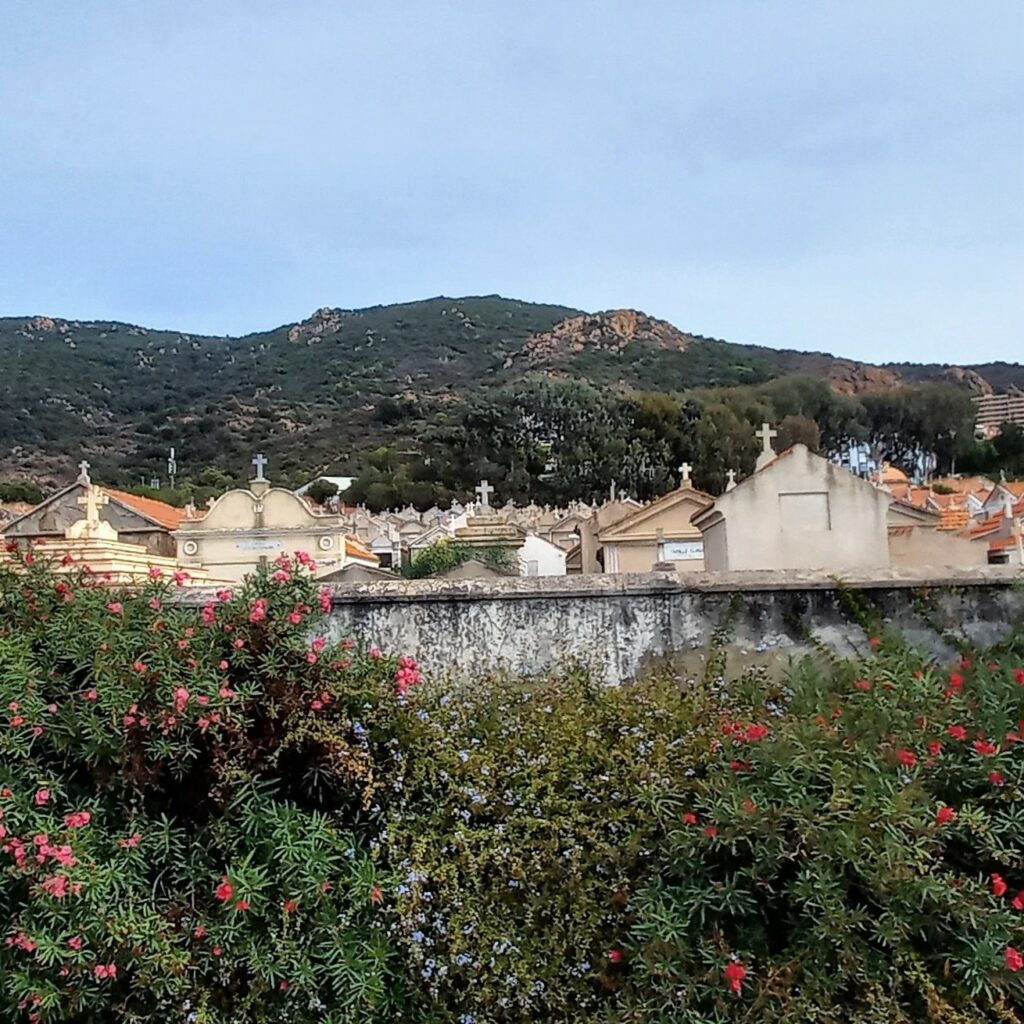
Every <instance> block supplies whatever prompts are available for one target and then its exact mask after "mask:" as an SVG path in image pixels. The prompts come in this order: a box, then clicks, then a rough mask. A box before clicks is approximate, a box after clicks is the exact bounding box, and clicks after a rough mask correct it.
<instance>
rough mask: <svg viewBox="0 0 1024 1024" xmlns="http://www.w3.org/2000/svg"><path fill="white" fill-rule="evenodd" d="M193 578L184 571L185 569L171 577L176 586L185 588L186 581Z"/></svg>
mask: <svg viewBox="0 0 1024 1024" xmlns="http://www.w3.org/2000/svg"><path fill="white" fill-rule="evenodd" d="M191 578H192V577H191V576H189V574H188V573H187V572H185V571H184V570H183V569H179V570H178V571H177V572H176V573H175V574H174V575H173V576H172V577H171V579H172V580H173V581H174V585H175V586H176V587H183V586H184V585H185V581H186V580H188V579H191Z"/></svg>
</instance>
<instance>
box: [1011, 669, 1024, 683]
mask: <svg viewBox="0 0 1024 1024" xmlns="http://www.w3.org/2000/svg"><path fill="white" fill-rule="evenodd" d="M1013 678H1014V679H1015V680H1016V681H1017V685H1018V686H1024V668H1015V669H1014V670H1013Z"/></svg>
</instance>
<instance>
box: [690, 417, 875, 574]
mask: <svg viewBox="0 0 1024 1024" xmlns="http://www.w3.org/2000/svg"><path fill="white" fill-rule="evenodd" d="M776 436H777V432H776V431H775V430H773V429H772V428H771V426H770V425H769V424H767V423H765V424H763V425H762V427H761V430H760V431H759V432H758V437H759V438H760V440H761V442H762V451H761V454H760V455H759V456H758V459H757V464H756V468H755V471H754V472H753V473H752V474H751V475H750V476H748V477H747V478H746V479H745V480H742V481H740V482H739V483H737V484H736V486H735V487H731V488H730V489H728V490H727V491H726V492H725V493H724V494H722V495H721V496H720V497H719V498H717V499H716V500H715V502H714V503H713V504H712V505H710V506H708V507H707V508H706V509H704V510H703V511H701V512H699V513H697V515H696V516H694V520H693V522H694V525H695V526H696V527H697V528H698V529H699V530H700V531H701V534H702V536H703V539H704V565H705V567H706V568H707V569H708V570H711V571H726V570H755V569H819V570H826V571H842V570H848V569H875V568H888V566H889V564H890V562H889V537H888V520H887V516H888V509H889V504H890V502H891V501H892V496H891V495H890V494H889V493H888V492H887V491H884V490H881V489H879V488H877V487H875V486H874V485H873V484H871V483H869V482H868V481H867V480H863V479H861V478H860V477H858V476H855V475H854V474H853V473H850V472H849V471H847V470H845V469H843V468H842V467H841V466H837V465H836V464H835V463H833V462H830V461H829V460H828V459H825V458H822V457H821V456H820V455H815V454H814V453H813V452H812V451H811V450H810V449H809V448H808V447H807V446H806V445H803V444H795V445H793V446H792V447H791V448H787V449H786V450H785V451H783V452H781V453H779V454H776V452H775V451H774V449H773V448H772V444H771V442H772V439H773V438H774V437H776Z"/></svg>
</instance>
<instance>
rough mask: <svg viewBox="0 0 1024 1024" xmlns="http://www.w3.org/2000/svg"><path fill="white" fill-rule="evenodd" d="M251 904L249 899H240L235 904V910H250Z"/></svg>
mask: <svg viewBox="0 0 1024 1024" xmlns="http://www.w3.org/2000/svg"><path fill="white" fill-rule="evenodd" d="M250 905H251V904H250V903H249V901H248V900H239V901H238V902H237V903H236V904H235V910H248V909H249V907H250Z"/></svg>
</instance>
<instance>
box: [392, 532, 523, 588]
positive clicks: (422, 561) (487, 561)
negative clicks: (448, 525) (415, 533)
mask: <svg viewBox="0 0 1024 1024" xmlns="http://www.w3.org/2000/svg"><path fill="white" fill-rule="evenodd" d="M471 558H475V559H477V561H479V562H482V563H483V564H484V565H486V566H490V568H492V569H494V570H496V571H497V572H506V573H509V574H510V575H518V572H519V563H518V562H517V561H516V553H515V550H514V549H512V548H508V547H497V546H495V547H474V546H473V545H472V544H466V543H464V542H462V541H458V540H439V541H437V542H435V543H434V544H431V545H430V547H428V548H424V549H423V550H422V551H419V552H417V554H416V555H415V556H414V557H413V558H412V559H411V561H409V562H408V563H406V564H405V565H403V566H402V575H403V576H405V577H406V578H407V579H411V580H420V579H424V578H426V577H427V576H436V575H438V574H439V573H443V572H447V571H448V570H450V569H457V568H458V567H459V566H460V565H465V563H466V562H468V561H469V560H470V559H471Z"/></svg>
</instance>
